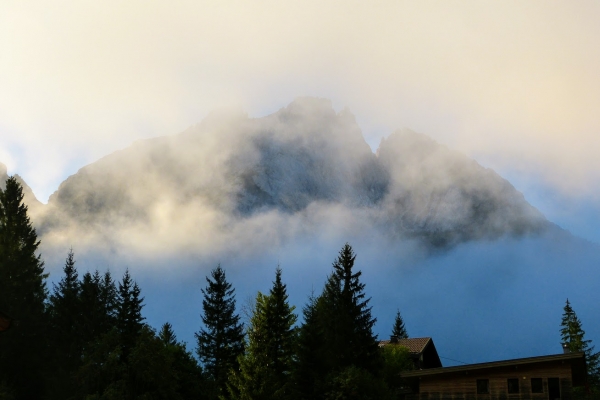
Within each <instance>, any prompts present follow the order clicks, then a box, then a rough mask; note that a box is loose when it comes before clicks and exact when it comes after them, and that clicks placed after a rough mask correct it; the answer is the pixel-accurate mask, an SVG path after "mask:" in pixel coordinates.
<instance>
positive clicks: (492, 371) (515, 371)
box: [400, 353, 586, 400]
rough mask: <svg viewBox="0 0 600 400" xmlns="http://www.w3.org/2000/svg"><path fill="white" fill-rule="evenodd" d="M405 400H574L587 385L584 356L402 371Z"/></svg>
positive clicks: (573, 355)
mask: <svg viewBox="0 0 600 400" xmlns="http://www.w3.org/2000/svg"><path fill="white" fill-rule="evenodd" d="M400 376H401V377H402V378H404V379H405V382H406V385H405V386H404V390H403V391H402V392H403V393H402V394H403V395H404V398H405V400H425V399H427V400H433V399H436V400H442V399H464V400H467V399H473V400H482V399H483V400H494V399H504V400H520V399H532V400H538V399H539V400H554V399H571V398H572V389H573V387H577V386H584V385H585V382H586V364H585V356H584V354H583V353H566V354H557V355H550V356H541V357H530V358H519V359H513V360H504V361H495V362H488V363H481V364H469V365H461V366H456V367H445V368H441V367H438V368H423V369H416V370H413V371H405V372H401V373H400Z"/></svg>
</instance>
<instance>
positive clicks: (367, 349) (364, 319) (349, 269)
mask: <svg viewBox="0 0 600 400" xmlns="http://www.w3.org/2000/svg"><path fill="white" fill-rule="evenodd" d="M355 259H356V255H355V254H354V251H353V250H352V247H351V246H350V245H349V244H348V243H346V244H345V245H344V247H343V248H342V250H340V253H339V255H338V258H337V259H336V260H335V262H334V263H333V273H332V274H331V275H330V276H329V279H328V280H327V283H326V284H325V288H324V290H323V294H322V295H321V302H322V317H324V318H325V319H324V320H322V329H323V332H324V338H323V339H324V343H326V344H325V346H326V347H327V349H326V352H327V356H326V357H327V361H328V362H329V363H330V365H329V367H330V368H332V369H333V370H342V369H343V368H346V367H349V366H351V365H354V366H356V367H358V368H363V369H365V370H368V371H375V370H377V369H378V368H379V365H380V359H379V357H378V352H377V349H378V345H377V341H376V337H375V335H374V334H373V325H375V321H376V319H375V318H373V317H372V316H371V307H369V305H368V304H369V301H370V299H367V298H365V293H364V289H365V284H364V283H362V282H360V276H361V274H362V273H361V272H360V271H356V272H355V271H354V261H355Z"/></svg>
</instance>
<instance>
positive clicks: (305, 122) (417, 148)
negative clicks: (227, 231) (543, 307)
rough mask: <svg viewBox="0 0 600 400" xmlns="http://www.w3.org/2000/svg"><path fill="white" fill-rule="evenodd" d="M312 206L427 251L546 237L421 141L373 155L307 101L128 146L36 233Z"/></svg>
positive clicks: (53, 204) (501, 189)
mask: <svg viewBox="0 0 600 400" xmlns="http://www.w3.org/2000/svg"><path fill="white" fill-rule="evenodd" d="M314 204H320V205H328V206H333V205H337V206H339V207H344V208H345V209H346V210H354V211H355V212H356V213H359V214H361V215H363V216H364V218H366V219H368V220H369V221H370V223H374V224H376V225H377V226H379V227H380V228H381V229H383V231H384V232H385V233H386V234H389V235H394V236H398V237H403V238H418V239H422V240H424V241H425V242H426V243H428V244H430V245H433V246H436V247H440V246H442V247H444V246H449V245H454V244H456V243H460V242H465V241H470V240H479V239H495V238H499V237H501V236H504V235H524V234H528V233H541V232H543V231H545V230H547V229H550V228H551V227H552V224H550V223H549V222H548V221H547V220H546V219H545V218H544V216H543V215H542V214H541V213H540V212H539V211H537V210H536V209H535V208H534V207H532V206H531V205H530V204H528V203H527V201H526V200H525V199H524V197H523V195H522V194H521V193H519V192H518V191H517V190H516V189H515V188H514V187H513V186H512V185H511V184H510V183H509V182H508V181H506V180H504V179H502V178H501V177H500V176H499V175H497V174H496V173H495V172H494V171H492V170H490V169H486V168H483V167H481V166H480V165H479V164H477V163H476V162H475V161H473V160H471V159H469V158H467V157H466V156H464V155H462V154H460V153H458V152H455V151H452V150H449V149H448V148H446V147H445V146H442V145H440V144H438V143H436V142H435V141H433V140H431V139H430V138H428V137H427V136H425V135H421V134H417V133H414V132H412V131H408V130H404V131H398V132H395V133H393V134H392V135H390V136H389V137H388V138H387V139H385V140H382V142H381V144H380V146H379V149H378V150H377V153H376V154H373V152H372V151H371V149H370V147H369V146H368V144H367V143H366V142H365V140H364V139H363V137H362V134H361V130H360V128H359V126H358V125H357V123H356V120H355V118H354V116H353V115H352V114H351V113H350V112H349V111H348V110H343V111H341V112H340V113H336V112H335V110H334V109H333V108H332V106H331V103H330V102H329V101H328V100H323V99H316V98H299V99H297V100H295V101H294V102H292V103H291V104H290V105H289V106H287V107H286V108H283V109H281V110H279V111H278V112H276V113H274V114H272V115H269V116H266V117H263V118H256V119H252V118H248V117H247V116H246V115H245V114H244V113H242V112H236V111H224V112H219V113H213V114H211V115H209V116H208V117H207V118H206V119H205V120H204V121H203V122H202V123H200V124H199V125H196V126H193V127H191V128H189V129H188V130H186V131H185V132H183V133H181V134H178V135H172V136H165V137H159V138H154V139H148V140H141V141H138V142H136V143H134V144H133V145H132V146H130V147H129V148H126V149H124V150H121V151H118V152H115V153H113V154H111V155H109V156H106V157H104V158H103V159H101V160H99V161H97V162H95V163H92V164H90V165H88V166H86V167H84V168H82V169H80V170H79V171H78V172H77V173H76V174H75V175H73V176H71V177H69V178H68V179H67V180H66V181H64V182H63V183H62V184H61V185H60V187H59V189H58V190H57V191H56V192H55V193H54V194H53V195H52V196H51V197H50V199H49V204H48V205H49V207H48V208H49V209H51V210H52V212H51V213H47V216H46V218H44V219H42V220H41V222H40V223H39V226H40V231H41V232H42V233H45V232H49V231H53V230H57V229H58V230H60V229H64V228H65V227H66V226H71V227H72V226H80V227H81V226H83V227H86V228H87V229H89V228H93V229H96V230H101V231H105V232H108V231H110V230H111V229H120V228H123V227H126V228H130V227H131V226H141V227H143V228H141V229H152V227H153V226H154V225H155V224H156V219H157V218H160V215H161V213H163V214H164V212H165V210H167V212H168V213H169V214H170V215H171V217H173V218H171V220H172V221H171V223H174V224H176V223H177V221H178V220H179V219H181V218H182V215H183V214H184V213H185V214H186V220H189V219H190V218H191V219H192V220H194V219H195V215H197V214H205V213H207V212H210V213H211V214H218V216H219V217H218V219H219V220H221V221H222V220H223V219H237V220H244V219H251V218H253V217H255V216H257V215H261V214H268V213H273V212H276V213H281V214H284V215H294V214H302V213H306V211H307V210H308V209H309V208H310V207H311V205H314ZM354 211H350V213H353V212H354ZM198 223H200V221H198ZM225 224H227V222H226V223H225Z"/></svg>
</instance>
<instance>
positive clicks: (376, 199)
mask: <svg viewBox="0 0 600 400" xmlns="http://www.w3.org/2000/svg"><path fill="white" fill-rule="evenodd" d="M0 167H1V166H0ZM3 177H4V178H6V171H5V168H4V169H1V168H0V178H3ZM25 192H26V202H30V208H31V209H36V210H38V211H36V212H35V213H33V214H32V220H33V222H34V224H35V226H36V228H37V231H38V234H39V236H40V239H41V241H42V244H41V252H42V257H43V258H44V260H45V261H46V267H47V270H48V271H49V272H50V273H51V275H50V279H51V280H52V281H55V282H56V281H58V280H59V279H60V276H61V268H62V266H63V265H64V258H65V256H66V254H67V252H68V250H69V248H71V247H72V248H73V249H74V251H75V255H76V259H77V262H78V264H77V265H78V268H79V269H80V271H86V270H94V269H96V268H98V269H100V270H101V271H102V270H104V269H110V270H111V272H113V274H114V275H115V276H119V274H121V273H122V272H123V271H124V270H125V268H129V270H130V271H131V273H132V275H133V276H134V278H135V279H136V280H137V281H138V282H139V283H140V286H141V287H142V290H143V295H144V296H145V298H146V308H145V315H146V316H147V318H148V322H149V323H150V324H152V325H153V326H155V327H158V326H160V325H161V324H162V323H164V322H165V321H169V322H171V323H172V324H173V326H174V327H175V328H176V329H177V331H178V336H179V337H181V338H182V339H183V340H187V341H188V342H189V344H190V347H191V348H193V346H194V343H195V342H194V336H193V333H194V332H195V331H197V330H198V328H199V326H200V320H199V314H200V310H201V292H200V288H202V287H204V286H205V283H206V282H205V280H204V277H205V276H206V275H207V274H208V273H209V271H210V269H211V268H214V267H215V266H216V264H217V263H221V265H222V266H223V267H224V268H225V269H226V270H227V272H228V277H230V279H231V281H232V283H233V284H234V287H235V288H236V293H237V298H238V308H241V307H242V306H243V305H244V302H245V301H246V299H248V298H249V297H253V296H255V294H256V291H257V290H263V291H264V290H268V287H269V285H270V281H271V280H272V279H273V276H274V275H273V273H274V270H275V267H276V266H277V265H281V267H282V269H283V279H284V281H285V282H287V283H288V288H289V291H290V301H291V302H292V304H295V305H296V306H297V307H298V309H300V308H301V307H302V305H303V304H305V302H306V299H307V297H308V296H309V295H310V293H311V291H313V290H314V291H315V293H317V294H318V293H319V292H320V290H321V288H322V285H323V284H324V282H325V279H326V277H327V274H329V273H330V270H331V263H332V261H333V260H334V258H335V255H336V254H337V251H338V250H339V249H340V248H341V246H342V245H343V244H344V243H345V242H349V243H350V244H352V245H353V247H354V249H355V251H356V253H357V264H356V266H357V268H359V269H361V270H362V271H363V276H362V277H363V278H364V281H365V282H366V285H367V287H366V292H367V294H368V295H369V296H372V303H371V304H372V305H373V315H375V316H376V317H377V318H378V323H377V325H376V327H375V329H376V333H377V334H379V335H380V338H387V335H389V330H390V329H391V324H392V321H393V316H394V315H395V312H396V310H397V309H398V308H400V310H401V311H402V315H403V317H404V318H405V322H406V323H407V328H408V330H409V334H410V335H411V336H432V337H433V338H434V340H435V343H436V347H437V348H438V351H439V352H440V355H442V356H443V357H448V358H451V359H454V360H459V361H463V362H477V361H491V360H494V359H501V358H510V357H525V356H535V355H541V354H552V353H557V352H560V351H561V349H560V346H559V340H560V338H559V336H558V324H559V322H560V314H561V312H562V306H563V305H564V301H565V299H566V298H567V297H569V299H570V300H571V301H572V303H573V306H574V308H575V309H576V310H577V312H578V315H579V316H580V318H581V319H582V321H583V323H584V328H585V329H586V332H587V333H588V335H589V338H590V339H594V340H596V341H597V340H600V322H597V319H596V318H595V313H596V311H595V310H596V308H595V305H596V304H598V302H599V301H600V294H599V293H600V291H598V290H597V287H596V282H598V281H599V278H600V274H599V273H598V265H600V249H599V247H598V245H596V244H593V243H589V242H585V241H583V240H581V239H579V238H576V237H573V236H571V235H570V234H568V233H567V232H565V231H563V230H561V229H560V228H558V227H557V226H556V225H554V224H552V223H551V222H549V221H547V220H546V218H545V217H544V216H543V215H542V214H541V213H540V212H539V211H538V210H536V209H535V208H534V207H532V206H531V205H530V204H529V203H527V201H526V200H525V198H524V197H523V195H522V194H521V193H519V192H518V191H517V190H516V189H515V188H514V187H513V186H512V185H511V184H510V183H509V182H508V181H506V180H505V179H503V178H502V177H500V176H499V175H498V174H496V173H495V172H494V171H492V170H490V169H486V168H484V167H482V166H480V165H479V164H478V163H477V162H475V161H474V160H472V159H469V158H468V157H466V156H465V155H463V154H461V153H458V152H455V151H453V150H450V149H448V148H447V147H446V146H443V145H440V144H438V143H436V142H435V141H434V140H432V139H430V138H428V137H427V136H425V135H422V134H418V133H415V132H412V131H410V130H400V131H397V132H394V133H392V134H391V135H390V136H389V137H388V138H386V139H385V140H383V141H382V142H381V144H380V145H379V148H378V150H377V151H376V153H375V154H374V153H373V152H372V151H371V148H370V147H369V146H368V145H367V143H366V142H365V140H364V139H363V136H362V134H361V130H360V128H359V126H358V125H357V123H356V121H355V118H354V117H353V115H352V114H351V113H350V112H349V111H347V110H343V111H341V112H336V111H335V110H334V109H333V108H332V106H331V103H330V102H329V101H327V100H322V99H314V98H301V99H297V100H295V101H294V102H292V103H291V104H290V105H288V106H287V107H285V108H283V109H281V110H279V111H278V112H276V113H274V114H272V115H269V116H266V117H263V118H249V117H248V116H247V115H246V114H244V113H243V112H241V111H235V110H233V111H232V110H229V111H221V112H216V113H213V114H211V115H209V116H208V117H207V118H206V119H205V120H203V121H202V122H201V123H200V124H198V125H196V126H193V127H191V128H189V129H187V130H186V131H185V132H182V133H179V134H175V135H171V136H164V137H158V138H154V139H149V140H141V141H138V142H135V143H134V144H133V145H131V146H130V147H127V148H125V149H123V150H120V151H117V152H115V153H112V154H110V155H108V156H106V157H104V158H102V159H100V160H98V161H97V162H94V163H92V164H90V165H87V166H85V167H83V168H81V169H80V170H79V171H78V172H77V173H76V174H74V175H72V176H71V177H69V178H68V179H67V180H65V181H64V182H63V183H62V184H61V185H60V187H59V188H58V190H57V191H56V192H55V193H54V194H53V195H52V196H51V197H50V199H49V202H48V204H47V205H41V204H40V205H39V208H38V207H37V206H33V207H32V204H33V203H34V202H36V201H37V200H34V199H35V198H34V197H32V196H33V193H31V192H30V190H29V189H28V188H27V187H26V190H25ZM38 203H39V202H38ZM442 362H443V363H444V365H448V364H452V363H453V362H452V361H449V360H446V359H442Z"/></svg>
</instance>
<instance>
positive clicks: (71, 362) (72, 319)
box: [48, 249, 83, 399]
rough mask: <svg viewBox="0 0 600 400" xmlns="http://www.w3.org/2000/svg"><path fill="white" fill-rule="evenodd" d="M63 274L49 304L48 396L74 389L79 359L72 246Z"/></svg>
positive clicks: (77, 288)
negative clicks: (49, 376) (50, 364)
mask: <svg viewBox="0 0 600 400" xmlns="http://www.w3.org/2000/svg"><path fill="white" fill-rule="evenodd" d="M63 272H64V276H63V278H62V279H61V280H60V282H59V283H58V284H55V285H54V289H53V293H52V295H51V296H50V302H49V305H48V308H49V314H50V328H51V329H50V335H49V336H50V338H51V340H52V343H51V346H50V348H51V349H52V360H53V362H52V364H53V366H52V368H53V374H52V375H53V379H51V380H50V385H49V388H48V391H49V393H48V394H49V396H50V397H51V398H57V399H58V398H65V397H71V396H72V395H73V394H74V393H75V387H74V382H73V379H72V378H73V374H74V373H75V372H76V371H77V369H78V368H79V365H80V363H81V354H82V349H83V343H82V335H81V314H82V311H83V310H82V308H81V302H80V293H81V284H80V282H79V279H78V275H77V269H76V268H75V259H74V255H73V250H72V249H71V250H70V251H69V254H68V255H67V259H66V262H65V266H64V268H63Z"/></svg>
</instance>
